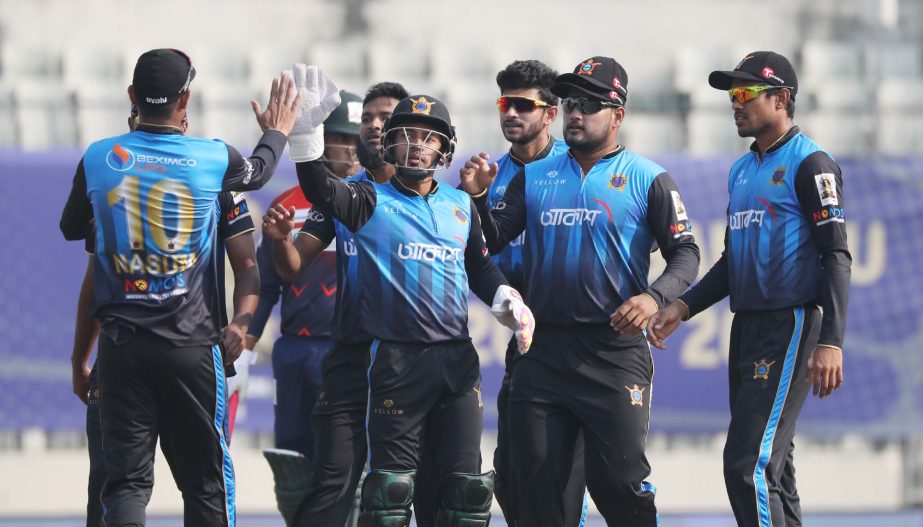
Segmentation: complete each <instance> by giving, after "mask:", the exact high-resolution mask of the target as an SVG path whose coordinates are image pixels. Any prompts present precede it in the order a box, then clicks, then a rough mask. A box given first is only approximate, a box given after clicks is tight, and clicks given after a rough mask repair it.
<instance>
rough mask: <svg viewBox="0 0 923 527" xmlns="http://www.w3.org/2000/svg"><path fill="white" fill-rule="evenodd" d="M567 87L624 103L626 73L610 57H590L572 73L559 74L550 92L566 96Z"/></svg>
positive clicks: (626, 82)
mask: <svg viewBox="0 0 923 527" xmlns="http://www.w3.org/2000/svg"><path fill="white" fill-rule="evenodd" d="M569 88H577V89H578V90H580V91H581V92H583V93H585V94H587V95H589V96H590V97H595V98H597V99H602V100H604V101H612V102H615V103H618V104H620V105H624V104H625V102H626V101H627V100H628V73H626V72H625V68H623V67H622V65H621V64H619V63H618V62H616V60H615V59H613V58H611V57H592V58H589V59H586V60H585V61H583V62H581V63H580V64H578V65H577V67H576V68H574V72H573V73H565V74H563V75H559V76H558V78H557V79H555V80H554V84H552V85H551V93H553V94H555V95H557V96H558V97H566V96H567V90H568V89H569Z"/></svg>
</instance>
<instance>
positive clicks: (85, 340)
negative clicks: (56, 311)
mask: <svg viewBox="0 0 923 527" xmlns="http://www.w3.org/2000/svg"><path fill="white" fill-rule="evenodd" d="M95 301H96V298H95V295H94V293H93V257H92V256H90V257H89V258H88V259H87V271H86V274H84V276H83V284H81V286H80V296H79V297H78V299H77V320H76V323H75V324H74V349H73V351H72V352H71V381H72V384H73V390H74V395H76V396H77V397H78V398H79V399H80V400H81V401H83V404H87V401H88V400H89V395H90V356H91V355H93V348H94V347H96V339H97V337H98V336H99V321H97V320H96V318H95V317H93V315H92V312H93V303H94V302H95Z"/></svg>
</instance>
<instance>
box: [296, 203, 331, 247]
mask: <svg viewBox="0 0 923 527" xmlns="http://www.w3.org/2000/svg"><path fill="white" fill-rule="evenodd" d="M311 210H312V211H315V212H316V214H308V217H307V218H305V220H304V224H302V226H301V230H300V231H298V234H299V235H302V234H306V235H308V236H310V237H312V238H315V239H317V240H318V241H320V242H321V243H322V244H324V247H326V246H328V245H330V242H332V241H333V239H334V238H335V237H336V230H335V229H334V227H333V213H332V212H330V207H328V206H327V205H326V204H324V203H314V202H311Z"/></svg>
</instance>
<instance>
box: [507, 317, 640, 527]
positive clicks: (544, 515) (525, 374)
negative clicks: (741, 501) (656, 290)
mask: <svg viewBox="0 0 923 527" xmlns="http://www.w3.org/2000/svg"><path fill="white" fill-rule="evenodd" d="M652 378H653V363H652V358H651V353H650V348H649V347H648V346H647V342H646V341H645V340H644V337H643V336H640V335H639V336H621V335H619V334H618V333H616V332H614V331H613V330H612V329H611V328H609V327H608V326H602V325H601V326H589V325H582V326H564V327H562V326H557V327H555V326H550V325H548V324H545V325H541V324H540V325H538V327H537V330H536V334H535V338H534V341H533V344H532V349H531V350H530V351H529V353H528V354H526V355H524V356H523V357H522V358H521V359H520V360H519V361H518V363H517V364H516V367H515V368H514V369H513V380H512V383H511V385H510V438H511V444H512V446H511V449H512V459H513V463H512V466H513V470H514V478H515V480H516V485H517V490H518V493H519V502H518V504H517V510H518V521H519V525H523V526H529V527H544V526H547V527H561V526H562V525H565V507H566V506H565V489H566V487H567V482H568V479H569V478H570V474H571V466H572V464H573V458H574V451H575V448H576V443H577V438H578V434H579V432H580V431H581V430H582V431H583V434H584V441H585V454H584V456H585V468H586V482H587V487H588V489H589V492H590V495H591V496H592V497H593V500H594V501H595V502H596V505H597V507H598V508H599V511H600V513H602V515H603V517H604V518H605V520H606V523H607V524H609V525H619V526H651V527H653V526H655V525H656V524H657V509H656V507H655V505H654V493H655V488H654V486H653V485H651V484H650V483H648V482H646V481H645V478H647V477H648V475H650V472H651V469H650V464H649V463H648V461H647V457H646V456H645V453H644V446H645V441H646V438H647V431H648V423H649V420H650V403H651V389H652Z"/></svg>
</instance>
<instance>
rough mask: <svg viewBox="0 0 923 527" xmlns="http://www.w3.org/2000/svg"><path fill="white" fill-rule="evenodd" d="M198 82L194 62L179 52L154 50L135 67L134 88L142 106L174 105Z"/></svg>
mask: <svg viewBox="0 0 923 527" xmlns="http://www.w3.org/2000/svg"><path fill="white" fill-rule="evenodd" d="M194 78H195V68H194V67H193V66H192V60H191V59H190V58H189V55H186V54H185V53H183V52H182V51H180V50H178V49H169V48H161V49H152V50H150V51H148V52H146V53H144V54H143V55H141V56H140V57H138V62H137V63H136V64H135V73H134V76H133V77H132V80H131V84H132V86H134V88H135V96H136V97H137V98H138V102H140V103H141V104H150V105H162V104H170V103H172V102H174V101H176V99H178V98H179V96H180V95H181V94H183V93H185V92H186V91H187V90H188V89H189V84H190V83H192V79H194Z"/></svg>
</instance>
